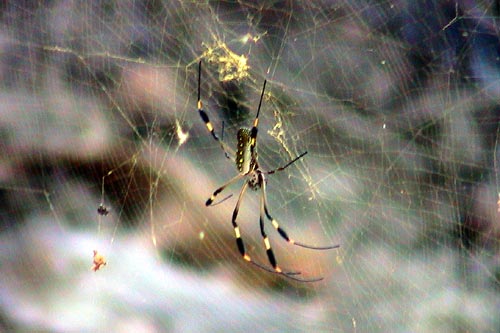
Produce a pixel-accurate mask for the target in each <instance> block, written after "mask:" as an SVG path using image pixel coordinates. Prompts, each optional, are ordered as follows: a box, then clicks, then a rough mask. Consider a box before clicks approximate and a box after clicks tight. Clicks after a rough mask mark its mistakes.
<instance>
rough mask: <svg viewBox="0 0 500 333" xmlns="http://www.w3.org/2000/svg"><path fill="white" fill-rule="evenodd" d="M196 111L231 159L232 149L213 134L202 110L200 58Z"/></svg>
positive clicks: (212, 127)
mask: <svg viewBox="0 0 500 333" xmlns="http://www.w3.org/2000/svg"><path fill="white" fill-rule="evenodd" d="M198 113H199V114H200V117H201V120H203V122H204V123H205V126H206V127H207V130H208V131H209V132H210V134H212V137H213V138H214V139H215V141H217V142H219V144H220V147H221V148H222V150H223V151H224V155H226V157H227V158H228V159H231V157H230V156H234V152H233V150H232V149H230V148H229V147H228V146H227V145H226V143H225V142H224V141H222V140H221V139H219V137H218V136H217V134H215V130H214V126H213V125H212V123H211V122H210V119H209V118H208V115H207V113H206V112H205V111H204V110H203V103H202V102H201V60H200V63H199V65H198Z"/></svg>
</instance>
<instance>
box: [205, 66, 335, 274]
mask: <svg viewBox="0 0 500 333" xmlns="http://www.w3.org/2000/svg"><path fill="white" fill-rule="evenodd" d="M266 82H267V80H264V85H263V87H262V93H261V95H260V101H259V106H258V108H257V115H256V116H255V120H254V121H253V126H252V128H251V129H248V128H240V129H239V130H238V133H237V140H238V144H237V147H236V153H234V151H233V150H232V149H230V148H229V147H228V146H227V145H226V143H225V142H224V141H223V140H222V139H219V137H218V136H217V134H216V133H215V131H214V127H213V125H212V123H211V122H210V120H209V118H208V115H207V113H206V112H205V111H204V110H203V104H202V102H201V61H200V63H199V66H198V113H199V114H200V117H201V119H202V120H203V122H204V123H205V126H206V127H207V130H208V131H209V132H210V134H212V137H213V138H214V139H215V140H216V141H217V142H219V144H220V147H221V148H222V150H223V151H224V154H225V156H226V158H228V159H232V158H231V157H230V156H235V161H234V162H235V163H236V167H237V168H238V171H239V173H238V174H237V175H236V176H235V177H233V178H232V179H230V180H229V181H227V182H226V183H225V184H224V185H222V186H221V187H219V188H218V189H216V190H215V191H214V192H213V193H212V195H211V196H210V198H208V200H207V201H206V202H205V205H206V206H210V205H213V204H214V200H215V198H216V197H217V195H219V194H220V193H221V192H222V191H224V189H225V188H227V187H228V186H229V185H231V184H233V183H235V182H237V181H238V180H241V179H245V182H244V184H243V186H242V188H241V190H240V194H239V197H238V201H237V202H236V206H235V208H234V211H233V216H232V219H231V222H232V225H233V228H234V234H235V237H236V245H237V246H238V250H239V252H240V254H241V256H242V257H243V259H244V260H246V261H247V262H250V263H252V264H253V265H255V266H257V267H259V268H261V269H263V270H265V271H268V272H271V273H276V274H280V275H283V276H285V277H287V278H290V279H292V280H296V281H300V282H316V281H320V280H322V279H323V278H322V277H317V278H311V279H304V278H299V277H298V275H300V274H301V273H300V272H297V271H285V270H283V269H282V268H281V267H280V266H278V262H277V260H276V258H275V256H274V253H273V250H272V248H271V243H270V241H269V238H268V237H267V234H266V231H265V229H264V216H265V217H266V218H267V219H268V220H269V221H271V224H272V225H273V227H274V228H275V229H276V230H277V231H278V233H279V235H280V236H281V237H282V238H283V239H285V240H286V241H287V242H288V243H290V244H293V245H296V246H300V247H304V248H308V249H313V250H329V249H334V248H338V247H339V246H340V245H329V246H321V247H316V246H311V245H307V244H304V243H300V242H297V241H295V240H293V239H292V238H290V237H289V236H288V234H287V232H286V231H285V230H284V229H283V228H281V227H280V225H279V224H278V221H276V220H275V219H274V218H273V217H272V216H271V214H270V213H269V209H268V204H267V195H266V177H265V176H266V175H271V174H273V173H275V172H278V171H282V170H285V169H286V168H288V167H289V166H290V165H292V164H294V163H295V162H297V161H298V160H299V159H301V158H302V157H304V156H305V155H306V154H307V151H305V152H303V153H302V154H300V155H298V156H297V157H295V158H294V159H293V160H291V161H289V162H288V163H286V164H285V165H283V166H281V167H278V168H276V169H273V170H269V171H265V170H263V169H261V168H260V166H259V163H258V160H257V151H256V148H257V133H258V125H259V113H260V108H261V106H262V99H263V97H264V91H265V89H266ZM248 188H251V189H252V190H259V189H260V190H261V196H260V233H261V236H262V239H263V241H264V245H265V247H266V254H267V258H268V260H269V263H270V264H271V266H272V269H271V268H269V267H267V266H264V265H263V264H260V263H258V262H255V261H254V260H253V259H252V258H251V257H250V256H249V255H248V253H247V252H246V250H245V244H244V243H243V239H242V237H241V233H240V228H239V226H238V224H237V222H236V218H237V217H238V212H239V209H240V204H241V202H242V200H243V196H244V194H245V192H246V190H247V189H248ZM224 200H225V199H223V200H222V201H224ZM219 203H220V202H219Z"/></svg>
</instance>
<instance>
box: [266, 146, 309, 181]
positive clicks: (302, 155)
mask: <svg viewBox="0 0 500 333" xmlns="http://www.w3.org/2000/svg"><path fill="white" fill-rule="evenodd" d="M306 154H307V151H305V152H303V153H302V154H300V155H299V156H297V157H295V158H294V159H293V160H291V161H290V162H288V163H287V164H285V165H284V166H282V167H279V168H276V169H273V170H270V171H266V172H264V173H265V174H266V175H271V174H273V173H275V172H278V171H283V170H285V169H286V168H288V167H289V166H290V165H292V164H293V163H295V162H297V161H298V160H300V159H301V158H302V157H304V156H305V155H306Z"/></svg>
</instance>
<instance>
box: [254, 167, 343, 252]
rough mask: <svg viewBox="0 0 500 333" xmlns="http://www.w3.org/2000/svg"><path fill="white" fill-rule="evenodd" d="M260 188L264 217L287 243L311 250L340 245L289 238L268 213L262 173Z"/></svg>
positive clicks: (333, 247) (332, 247)
mask: <svg viewBox="0 0 500 333" xmlns="http://www.w3.org/2000/svg"><path fill="white" fill-rule="evenodd" d="M261 183H262V184H261V185H262V186H261V189H262V197H263V201H264V213H265V214H266V217H267V218H268V219H269V221H271V224H272V225H273V227H274V228H275V229H276V230H277V231H278V233H279V234H280V236H281V237H283V239H285V240H286V241H287V242H288V243H290V244H293V245H297V246H300V247H305V248H307V249H312V250H330V249H335V248H338V247H340V245H339V244H336V245H327V246H312V245H308V244H304V243H300V242H297V241H295V240H293V239H292V238H290V237H289V236H288V234H287V233H286V231H285V230H284V229H283V228H281V227H280V225H279V223H278V221H276V220H275V219H274V218H273V217H272V216H271V214H269V209H268V208H267V206H268V205H267V195H266V181H265V179H264V175H262V181H261Z"/></svg>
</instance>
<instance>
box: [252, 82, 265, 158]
mask: <svg viewBox="0 0 500 333" xmlns="http://www.w3.org/2000/svg"><path fill="white" fill-rule="evenodd" d="M266 83H267V80H264V85H263V86H262V93H261V94H260V100H259V107H258V108H257V115H255V120H254V121H253V125H252V129H251V130H250V152H251V153H252V156H254V153H255V145H257V133H258V126H259V113H260V107H261V106H262V99H263V98H264V91H266Z"/></svg>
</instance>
